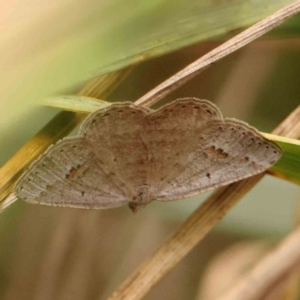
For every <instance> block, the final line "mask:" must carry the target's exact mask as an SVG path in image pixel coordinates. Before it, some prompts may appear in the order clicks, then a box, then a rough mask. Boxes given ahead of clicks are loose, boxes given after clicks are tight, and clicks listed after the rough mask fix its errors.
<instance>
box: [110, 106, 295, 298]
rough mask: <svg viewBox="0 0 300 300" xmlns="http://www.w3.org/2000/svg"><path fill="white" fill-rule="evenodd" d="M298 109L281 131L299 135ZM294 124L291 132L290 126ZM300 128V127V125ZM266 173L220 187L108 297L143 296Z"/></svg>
mask: <svg viewBox="0 0 300 300" xmlns="http://www.w3.org/2000/svg"><path fill="white" fill-rule="evenodd" d="M299 123H300V119H299V118H298V109H296V110H295V111H294V112H293V113H291V114H290V116H289V117H288V118H286V119H285V120H284V121H283V122H282V124H280V125H279V126H278V129H275V130H274V132H276V133H277V134H282V133H283V132H285V133H286V135H287V136H289V137H291V138H299V137H300V130H299V131H298V132H296V131H293V128H294V127H298V125H299ZM286 127H289V128H291V132H292V133H291V132H288V131H287V130H286ZM299 129H300V127H299ZM263 176H264V174H259V175H256V176H253V177H251V178H248V179H245V180H242V181H239V182H237V183H233V184H231V185H228V186H225V187H222V188H220V189H218V190H217V191H216V192H215V193H214V194H212V195H211V196H210V197H209V198H208V199H207V200H206V201H205V202H204V203H203V204H202V205H201V206H200V207H199V208H198V209H197V210H196V211H195V212H194V213H193V214H192V215H191V216H190V217H189V218H188V219H187V220H186V221H185V222H184V223H183V224H181V226H180V227H179V228H178V229H177V230H176V232H175V233H174V234H173V235H172V236H171V237H170V238H169V239H168V240H167V241H166V242H165V243H164V244H163V245H162V246H161V247H160V248H159V249H158V250H157V251H156V252H155V253H154V254H153V255H152V257H151V258H149V259H148V260H146V261H145V262H144V263H142V264H141V265H140V266H139V267H138V268H137V269H136V270H135V271H134V272H133V273H132V274H131V275H130V276H129V277H128V279H127V280H125V282H124V283H123V284H122V285H121V286H120V287H119V288H118V289H117V290H116V291H115V292H114V293H113V295H112V296H111V297H110V298H108V300H138V299H142V297H143V296H145V295H146V294H147V293H148V292H149V291H150V289H151V288H152V287H153V286H154V285H155V284H157V283H158V282H159V281H160V280H161V279H162V278H163V277H164V276H165V275H166V274H167V273H168V272H169V271H170V270H171V269H172V268H173V267H174V266H175V265H176V264H177V263H178V262H179V261H180V260H181V259H182V258H183V257H184V256H185V255H186V254H187V253H188V252H189V251H190V250H192V249H193V248H194V247H195V245H196V244H197V243H198V242H199V241H201V240H202V238H203V237H204V236H205V235H206V234H207V233H208V232H209V231H210V230H211V229H212V228H213V227H214V226H215V225H216V224H217V223H218V221H219V220H221V219H222V218H223V216H224V215H225V214H226V213H227V212H228V211H229V210H230V209H231V208H232V207H233V206H234V205H235V204H236V203H237V202H238V201H239V200H240V199H241V198H242V197H243V196H244V195H245V194H246V193H247V192H248V191H250V190H251V188H253V187H254V186H255V184H256V183H257V182H258V181H259V180H260V179H261V178H262V177H263Z"/></svg>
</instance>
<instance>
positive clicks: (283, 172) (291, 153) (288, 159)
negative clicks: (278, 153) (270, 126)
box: [263, 134, 300, 185]
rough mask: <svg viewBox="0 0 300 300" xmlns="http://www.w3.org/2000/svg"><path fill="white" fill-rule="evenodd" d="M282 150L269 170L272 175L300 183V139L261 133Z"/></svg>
mask: <svg viewBox="0 0 300 300" xmlns="http://www.w3.org/2000/svg"><path fill="white" fill-rule="evenodd" d="M263 135H264V136H265V137H266V138H267V139H269V140H272V141H274V142H276V143H277V144H278V145H279V146H280V147H281V149H282V150H283V155H282V157H281V158H280V159H279V161H278V162H277V163H276V164H275V165H274V166H273V167H272V168H271V169H270V170H269V172H270V173H271V174H272V175H275V176H277V177H280V178H283V179H286V180H289V181H292V182H294V183H296V184H299V185H300V141H299V140H295V139H290V138H284V137H281V136H278V135H273V134H263Z"/></svg>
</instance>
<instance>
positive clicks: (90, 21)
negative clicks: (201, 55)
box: [0, 0, 291, 156]
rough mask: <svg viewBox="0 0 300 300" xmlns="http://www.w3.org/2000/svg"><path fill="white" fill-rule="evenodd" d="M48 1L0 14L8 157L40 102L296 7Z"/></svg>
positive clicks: (268, 2)
mask: <svg viewBox="0 0 300 300" xmlns="http://www.w3.org/2000/svg"><path fill="white" fill-rule="evenodd" d="M48 2H49V1H48ZM48 2H46V1H45V0H41V1H40V2H39V5H38V6H37V5H33V6H32V9H30V10H28V9H27V6H28V3H27V2H26V4H25V2H24V3H23V2H20V3H19V5H17V6H16V7H14V10H13V11H12V13H11V12H10V11H7V9H10V8H9V6H7V7H6V6H4V7H2V9H1V11H0V16H3V18H1V19H2V20H3V24H2V25H3V26H2V27H1V28H2V29H1V30H2V31H1V41H0V65H1V70H2V73H0V90H1V97H2V98H1V99H2V100H1V101H0V111H1V112H3V113H2V115H1V118H0V125H1V126H0V144H1V151H6V152H9V151H10V147H8V146H7V145H8V144H10V145H11V144H12V143H13V141H14V140H18V137H19V136H22V135H23V133H24V131H26V130H27V128H28V127H29V125H28V124H27V123H28V120H25V119H24V117H23V116H24V114H25V113H27V114H29V113H30V111H31V109H32V107H33V106H34V105H35V104H36V103H37V102H39V101H40V100H41V99H45V98H48V97H49V96H53V95H57V94H58V93H61V91H65V90H67V89H70V88H72V87H74V86H76V85H77V84H78V83H81V82H82V81H84V80H88V79H90V78H92V77H95V76H98V75H100V74H104V73H107V72H110V71H113V70H117V69H121V68H124V67H125V66H128V65H131V64H135V63H137V62H140V61H144V60H146V59H149V58H151V57H153V56H157V55H162V54H164V53H167V52H171V51H174V50H175V49H179V48H181V47H183V46H187V45H190V44H191V43H196V42H199V41H202V40H207V39H209V38H212V37H215V36H219V35H222V34H224V33H226V32H228V31H231V30H234V29H237V28H241V27H244V26H248V25H250V24H252V23H254V22H255V21H257V20H259V19H261V18H263V17H265V16H266V15H268V14H270V13H271V12H273V11H275V10H276V9H278V8H280V7H283V6H284V5H286V4H288V3H290V2H291V0H278V1H273V0H261V1H254V0H250V1H249V0H240V1H230V0H225V1H215V0H203V1H198V2H195V1H194V0H175V1H166V0H158V1H142V2H140V3H139V5H136V2H135V1H133V0H128V1H121V0H111V1H91V0H84V1H83V0H74V1H69V2H68V1H67V2H66V1H63V2H55V1H53V2H49V3H48ZM29 3H30V1H29ZM24 5H27V6H26V7H24ZM45 5H47V9H45V7H44V6H45ZM132 7H134V9H132ZM24 12H25V13H24ZM70 12H71V13H70ZM1 14H3V15H1ZM20 14H21V15H22V18H18V16H19V15H20ZM70 16H71V17H70ZM16 18H17V20H18V21H17V22H13V21H11V20H15V19H16ZM16 33H17V34H16ZM1 74H2V76H1ZM16 87H17V88H16ZM4 112H5V113H4ZM22 117H23V118H22ZM16 119H17V120H18V122H15V120H16ZM20 128H21V130H20ZM7 156H9V155H7Z"/></svg>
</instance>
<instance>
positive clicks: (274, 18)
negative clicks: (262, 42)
mask: <svg viewBox="0 0 300 300" xmlns="http://www.w3.org/2000/svg"><path fill="white" fill-rule="evenodd" d="M299 11H300V1H294V2H293V3H291V4H290V5H287V6H285V7H284V8H282V9H280V10H279V11H277V12H276V13H274V14H272V15H270V16H269V17H267V18H265V19H264V20H262V21H261V22H258V23H256V24H255V25H253V26H252V27H250V28H248V29H247V30H245V31H243V32H242V33H240V34H238V35H237V36H235V37H234V38H232V39H230V40H229V41H227V42H225V43H224V44H222V45H221V46H219V47H217V48H215V49H214V50H212V51H211V52H209V53H207V54H206V55H204V56H202V57H201V58H199V59H198V60H196V61H195V62H193V63H192V64H190V65H188V66H187V67H186V68H184V69H183V70H181V71H180V72H178V73H176V74H175V75H173V76H172V77H170V78H169V79H167V80H166V81H164V82H163V83H161V84H160V85H158V86H157V87H156V88H154V89H153V90H151V91H150V92H148V93H147V94H146V95H144V96H143V97H141V98H140V99H138V100H137V101H136V104H139V105H144V106H151V105H153V104H154V103H156V102H157V101H159V100H160V99H162V98H163V97H165V96H166V95H167V94H169V93H171V92H172V91H174V90H176V89H177V88H179V87H180V86H181V85H183V84H184V83H186V82H187V81H188V80H190V79H192V78H193V77H195V76H196V75H197V74H199V72H200V71H202V70H203V69H204V68H205V67H207V66H209V65H211V64H213V63H214V62H216V61H218V60H220V59H221V58H223V57H225V56H227V55H229V54H231V53H232V52H234V51H236V50H238V49H240V48H242V47H243V46H245V45H247V44H249V43H250V42H252V41H254V40H256V39H257V38H259V37H260V36H262V35H264V34H265V33H267V32H268V31H270V30H272V29H273V28H275V27H276V26H278V25H280V24H281V23H283V22H284V21H286V20H287V19H289V18H290V17H292V16H293V15H295V14H297V13H298V12H299Z"/></svg>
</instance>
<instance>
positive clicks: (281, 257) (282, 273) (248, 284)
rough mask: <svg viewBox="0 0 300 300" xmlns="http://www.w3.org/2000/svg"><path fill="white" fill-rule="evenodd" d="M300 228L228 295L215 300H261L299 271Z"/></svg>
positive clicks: (244, 277)
mask: <svg viewBox="0 0 300 300" xmlns="http://www.w3.org/2000/svg"><path fill="white" fill-rule="evenodd" d="M299 249H300V227H298V228H297V229H295V230H294V231H293V232H292V233H291V234H290V235H289V236H288V237H287V238H286V239H285V240H284V241H283V242H282V243H281V244H280V245H279V246H278V247H276V248H275V249H274V250H273V251H272V252H271V253H269V254H268V255H266V256H265V257H264V258H263V259H262V260H261V261H260V262H259V263H258V264H257V265H256V266H255V267H254V268H253V269H252V270H251V271H250V272H249V273H248V274H246V275H245V276H243V278H242V279H241V280H240V281H239V282H238V283H237V285H236V286H235V287H234V288H233V289H231V290H230V291H229V292H228V293H225V295H223V296H222V297H218V298H217V299H216V300H240V299H243V300H256V299H262V297H263V296H264V295H266V294H267V293H268V292H269V291H270V290H271V288H272V287H275V286H276V285H277V284H278V282H280V281H283V280H284V279H286V276H287V275H289V274H291V273H293V272H295V271H299V269H300V251H299Z"/></svg>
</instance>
